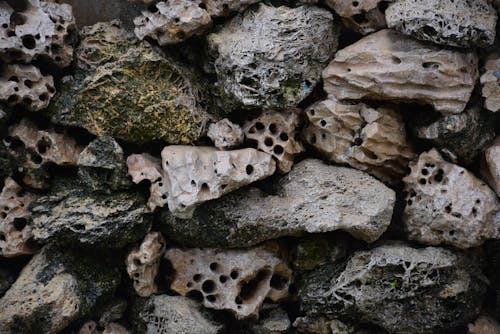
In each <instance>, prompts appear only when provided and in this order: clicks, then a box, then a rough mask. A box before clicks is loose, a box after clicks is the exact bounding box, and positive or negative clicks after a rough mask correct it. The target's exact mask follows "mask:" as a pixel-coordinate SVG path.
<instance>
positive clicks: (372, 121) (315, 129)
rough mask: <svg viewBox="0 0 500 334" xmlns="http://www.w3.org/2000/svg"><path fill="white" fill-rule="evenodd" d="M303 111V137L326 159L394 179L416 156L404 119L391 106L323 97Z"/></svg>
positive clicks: (401, 173) (377, 175)
mask: <svg viewBox="0 0 500 334" xmlns="http://www.w3.org/2000/svg"><path fill="white" fill-rule="evenodd" d="M305 115H306V117H307V119H308V120H309V124H308V125H307V127H306V128H304V130H303V137H304V138H305V140H306V141H307V142H308V143H309V144H310V145H312V146H313V147H314V148H315V149H316V150H317V151H318V152H319V153H320V154H321V155H322V156H323V157H324V158H326V159H328V160H329V161H333V162H337V163H344V164H348V165H350V166H352V167H354V168H356V169H359V170H362V171H365V172H367V173H369V174H371V175H373V176H376V177H378V178H379V179H381V180H383V181H385V182H390V183H393V182H395V181H397V180H399V179H401V177H403V176H404V175H405V174H406V173H407V169H408V162H409V161H410V160H412V159H413V158H415V153H414V152H413V148H412V146H411V145H410V144H409V143H408V141H407V140H406V131H405V124H404V122H403V119H402V117H401V116H400V115H399V114H397V113H396V112H395V111H393V110H392V109H390V108H383V107H381V108H377V109H375V108H371V107H369V106H367V105H366V104H364V103H357V104H347V103H342V102H337V101H334V100H323V101H320V102H317V103H315V104H313V105H312V106H310V107H309V108H307V109H306V110H305Z"/></svg>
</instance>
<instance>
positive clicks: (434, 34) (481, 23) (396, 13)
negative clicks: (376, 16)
mask: <svg viewBox="0 0 500 334" xmlns="http://www.w3.org/2000/svg"><path fill="white" fill-rule="evenodd" d="M385 19H386V21H387V25H388V26H389V28H394V29H396V30H399V31H401V32H403V33H405V34H407V35H410V36H412V37H415V38H418V39H421V40H424V41H431V42H434V43H437V44H442V45H447V46H458V47H464V48H472V47H474V46H479V47H487V46H489V45H492V44H493V43H494V42H495V26H496V23H497V13H496V11H495V9H494V8H493V6H492V5H491V4H489V3H488V0H474V1H468V0H423V1H415V0H397V1H395V2H394V3H392V4H390V5H389V7H388V8H387V10H386V12H385Z"/></svg>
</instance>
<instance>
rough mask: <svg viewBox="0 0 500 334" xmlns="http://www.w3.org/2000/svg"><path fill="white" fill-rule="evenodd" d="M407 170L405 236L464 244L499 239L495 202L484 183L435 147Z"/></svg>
mask: <svg viewBox="0 0 500 334" xmlns="http://www.w3.org/2000/svg"><path fill="white" fill-rule="evenodd" d="M410 168H411V173H410V174H409V175H408V176H406V177H405V178H404V182H405V183H406V186H405V192H406V194H407V195H406V207H405V209H404V214H403V221H404V224H405V227H406V229H407V230H408V234H409V238H410V239H412V240H416V241H418V242H421V243H424V244H427V245H438V244H441V243H443V244H448V245H453V246H455V247H459V248H469V247H475V246H479V245H481V244H482V243H483V242H484V241H485V240H486V239H495V238H500V205H499V202H498V198H497V195H496V194H495V193H494V192H493V191H492V190H491V189H490V188H489V187H488V186H487V185H486V183H484V182H482V181H481V180H479V179H478V178H476V177H475V176H474V175H473V174H472V173H470V172H469V171H467V170H466V169H465V168H463V167H460V166H458V165H455V164H452V163H449V162H447V161H445V160H444V159H443V158H442V156H441V155H440V154H439V153H438V152H437V151H436V150H435V149H433V150H431V151H429V152H424V153H422V154H421V155H420V156H419V159H418V161H417V162H412V163H411V164H410Z"/></svg>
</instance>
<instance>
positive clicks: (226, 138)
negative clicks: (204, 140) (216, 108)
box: [207, 118, 245, 150]
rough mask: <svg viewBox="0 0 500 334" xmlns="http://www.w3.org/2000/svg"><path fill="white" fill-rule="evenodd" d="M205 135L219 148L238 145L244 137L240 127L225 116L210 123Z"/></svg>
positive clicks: (223, 148) (224, 148) (230, 147)
mask: <svg viewBox="0 0 500 334" xmlns="http://www.w3.org/2000/svg"><path fill="white" fill-rule="evenodd" d="M207 135H208V137H209V138H210V139H211V140H212V141H213V142H214V145H215V147H217V148H218V149H221V150H226V149H232V148H235V147H237V146H240V145H241V144H243V140H244V139H245V136H244V135H243V130H242V129H241V127H240V126H239V125H238V124H234V123H233V122H231V121H230V120H228V119H227V118H224V119H222V120H220V121H218V122H217V123H212V124H210V126H209V128H208V133H207Z"/></svg>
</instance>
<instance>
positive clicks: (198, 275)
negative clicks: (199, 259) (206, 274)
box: [193, 274, 201, 282]
mask: <svg viewBox="0 0 500 334" xmlns="http://www.w3.org/2000/svg"><path fill="white" fill-rule="evenodd" d="M193 281H195V282H199V281H201V275H200V274H196V275H194V276H193Z"/></svg>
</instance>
